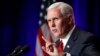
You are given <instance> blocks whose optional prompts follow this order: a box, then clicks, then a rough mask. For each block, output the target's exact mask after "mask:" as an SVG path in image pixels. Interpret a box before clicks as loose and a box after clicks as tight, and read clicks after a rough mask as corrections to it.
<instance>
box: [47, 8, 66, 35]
mask: <svg viewBox="0 0 100 56" xmlns="http://www.w3.org/2000/svg"><path fill="white" fill-rule="evenodd" d="M47 23H48V26H49V28H50V31H51V32H52V33H53V34H54V35H55V36H56V37H61V36H62V35H63V34H64V33H65V29H66V25H67V24H66V20H65V18H64V16H63V15H62V14H61V12H60V10H59V9H51V10H49V11H48V12H47Z"/></svg>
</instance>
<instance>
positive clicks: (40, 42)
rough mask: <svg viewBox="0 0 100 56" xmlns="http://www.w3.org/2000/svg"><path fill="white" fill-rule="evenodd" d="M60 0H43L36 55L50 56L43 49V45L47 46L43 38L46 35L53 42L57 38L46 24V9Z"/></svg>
mask: <svg viewBox="0 0 100 56" xmlns="http://www.w3.org/2000/svg"><path fill="white" fill-rule="evenodd" d="M58 1H59V0H57V1H56V0H42V3H41V6H40V8H41V11H40V19H39V26H40V28H39V30H38V35H37V39H36V48H35V56H49V55H48V54H47V53H45V52H44V51H43V50H42V46H45V41H44V40H43V39H42V36H44V37H45V38H46V39H47V40H49V41H51V42H55V41H56V40H57V38H55V37H54V36H53V35H52V34H51V33H50V30H49V28H48V26H47V24H46V9H47V7H48V6H49V5H51V4H52V3H55V2H58Z"/></svg>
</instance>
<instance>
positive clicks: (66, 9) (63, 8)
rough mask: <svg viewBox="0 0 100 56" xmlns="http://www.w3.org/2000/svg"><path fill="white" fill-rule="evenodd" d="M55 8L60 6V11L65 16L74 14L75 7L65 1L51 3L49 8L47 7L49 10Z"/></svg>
mask: <svg viewBox="0 0 100 56" xmlns="http://www.w3.org/2000/svg"><path fill="white" fill-rule="evenodd" d="M53 8H58V9H60V12H61V13H62V15H63V16H64V17H66V16H68V15H69V14H72V15H73V14H74V13H73V8H72V7H71V6H70V5H69V4H67V3H64V2H56V3H54V4H52V5H50V6H49V7H48V8H47V11H48V10H50V9H53Z"/></svg>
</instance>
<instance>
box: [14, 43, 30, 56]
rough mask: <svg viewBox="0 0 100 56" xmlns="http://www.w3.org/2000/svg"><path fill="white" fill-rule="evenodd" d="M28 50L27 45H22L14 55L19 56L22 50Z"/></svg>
mask: <svg viewBox="0 0 100 56" xmlns="http://www.w3.org/2000/svg"><path fill="white" fill-rule="evenodd" d="M28 50H29V46H28V45H25V46H24V47H22V48H21V49H20V50H19V52H17V53H16V56H19V55H21V54H23V53H24V52H27V51H28Z"/></svg>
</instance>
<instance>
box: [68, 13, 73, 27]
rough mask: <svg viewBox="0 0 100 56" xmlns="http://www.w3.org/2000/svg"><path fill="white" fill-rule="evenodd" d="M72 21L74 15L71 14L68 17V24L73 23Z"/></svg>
mask: <svg viewBox="0 0 100 56" xmlns="http://www.w3.org/2000/svg"><path fill="white" fill-rule="evenodd" d="M72 21H73V16H72V15H70V16H69V18H68V24H69V25H70V24H71V23H72Z"/></svg>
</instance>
